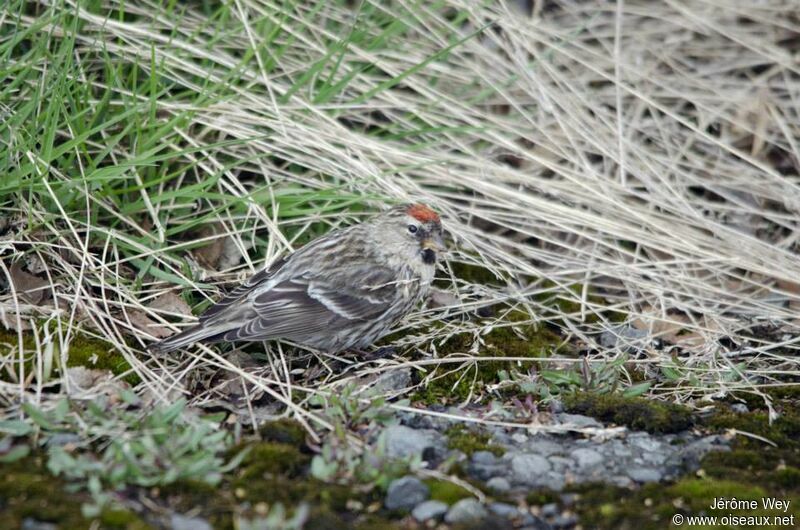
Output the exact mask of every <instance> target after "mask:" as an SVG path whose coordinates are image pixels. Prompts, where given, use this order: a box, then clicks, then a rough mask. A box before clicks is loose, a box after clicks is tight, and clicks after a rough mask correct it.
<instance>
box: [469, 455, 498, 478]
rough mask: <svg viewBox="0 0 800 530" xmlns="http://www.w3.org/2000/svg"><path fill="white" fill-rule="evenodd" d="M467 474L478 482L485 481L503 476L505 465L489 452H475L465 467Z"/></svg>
mask: <svg viewBox="0 0 800 530" xmlns="http://www.w3.org/2000/svg"><path fill="white" fill-rule="evenodd" d="M467 473H469V474H470V476H472V477H474V478H476V479H478V480H482V481H487V480H489V479H490V478H492V477H496V476H499V475H505V474H506V473H507V469H506V463H505V462H504V461H502V460H500V459H499V458H497V457H496V456H494V455H493V454H492V453H490V452H489V451H476V452H475V453H474V454H473V455H472V459H471V461H470V463H469V464H468V465H467Z"/></svg>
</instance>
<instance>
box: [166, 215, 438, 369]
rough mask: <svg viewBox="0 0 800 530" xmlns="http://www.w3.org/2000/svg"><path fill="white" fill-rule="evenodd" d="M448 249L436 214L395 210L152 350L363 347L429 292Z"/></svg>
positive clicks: (334, 236) (310, 247)
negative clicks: (278, 343) (281, 343)
mask: <svg viewBox="0 0 800 530" xmlns="http://www.w3.org/2000/svg"><path fill="white" fill-rule="evenodd" d="M444 250H445V246H444V240H443V237H442V225H441V221H440V219H439V215H437V214H436V212H434V211H433V210H432V209H431V208H429V207H428V206H425V205H423V204H407V205H403V206H398V207H394V208H392V209H390V210H387V211H386V212H384V213H381V214H378V215H376V216H375V217H373V218H371V219H369V220H367V221H365V222H363V223H360V224H356V225H353V226H350V227H347V228H343V229H338V230H334V231H331V232H330V233H328V234H326V235H324V236H322V237H319V238H317V239H315V240H313V241H311V242H310V243H308V244H307V245H305V246H303V247H302V248H300V249H299V250H297V251H296V252H294V253H292V254H290V255H288V256H286V257H284V258H282V259H280V260H278V261H277V262H275V263H273V264H272V265H271V266H270V267H267V268H266V269H264V270H262V271H260V272H258V273H256V274H255V275H253V276H251V277H250V278H248V279H247V280H246V281H245V282H244V283H243V284H242V285H240V286H238V287H236V288H235V289H233V290H232V291H231V292H230V293H229V294H228V295H227V296H225V297H224V298H223V299H222V300H220V301H219V302H217V303H216V304H215V305H213V306H212V307H210V308H209V309H208V310H206V312H205V313H203V314H202V315H200V322H199V324H197V325H196V326H193V327H191V328H189V329H187V330H185V331H182V332H180V333H178V334H176V335H173V336H172V337H169V338H167V339H165V340H162V341H161V342H158V343H156V344H154V345H152V346H151V347H150V349H151V351H154V352H158V353H166V352H170V351H173V350H177V349H179V348H182V347H184V346H188V345H190V344H192V343H194V342H197V341H202V342H205V343H212V342H219V341H230V342H234V341H263V340H272V339H282V340H287V341H290V342H294V343H296V344H299V345H301V346H304V347H308V348H311V349H315V350H319V351H324V352H328V353H335V352H339V351H342V350H349V349H356V350H359V349H363V348H365V347H367V346H369V345H370V344H372V343H373V342H375V341H376V340H378V339H379V338H381V337H383V336H384V335H386V334H387V333H389V331H390V330H391V328H392V326H393V325H394V324H395V323H397V322H398V321H399V320H400V319H402V318H403V317H404V316H405V315H407V314H408V313H409V312H410V311H411V310H412V309H413V308H414V307H415V306H416V305H417V303H418V302H419V301H420V300H421V299H422V298H423V297H424V296H426V295H427V293H428V291H429V289H430V286H431V282H432V281H433V276H434V272H435V269H436V260H437V253H439V252H442V251H444Z"/></svg>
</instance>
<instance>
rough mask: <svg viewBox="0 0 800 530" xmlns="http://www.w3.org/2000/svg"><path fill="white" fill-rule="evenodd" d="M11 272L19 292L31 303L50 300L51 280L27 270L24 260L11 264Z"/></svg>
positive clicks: (41, 303)
mask: <svg viewBox="0 0 800 530" xmlns="http://www.w3.org/2000/svg"><path fill="white" fill-rule="evenodd" d="M9 273H10V274H11V281H12V282H13V283H14V289H15V290H16V291H17V294H18V295H19V296H20V298H22V299H23V300H25V301H26V302H28V303H29V304H33V305H43V304H45V303H47V302H48V301H49V300H50V298H51V296H50V295H51V293H50V282H48V281H47V280H46V279H44V278H39V277H38V276H34V275H33V274H30V273H28V272H25V271H24V270H23V269H22V262H20V261H17V262H16V263H14V264H13V265H11V269H10V270H9Z"/></svg>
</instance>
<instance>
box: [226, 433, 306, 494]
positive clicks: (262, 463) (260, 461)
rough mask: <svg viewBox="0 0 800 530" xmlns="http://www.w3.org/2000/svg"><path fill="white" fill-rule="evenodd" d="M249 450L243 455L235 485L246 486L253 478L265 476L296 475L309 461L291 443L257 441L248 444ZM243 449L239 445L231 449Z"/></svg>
mask: <svg viewBox="0 0 800 530" xmlns="http://www.w3.org/2000/svg"><path fill="white" fill-rule="evenodd" d="M248 447H249V449H250V452H249V453H248V455H247V456H246V457H245V459H244V462H242V466H241V467H240V471H239V474H238V477H237V479H236V482H237V486H241V487H247V485H248V483H249V482H250V481H253V480H259V479H263V478H265V477H273V476H282V477H297V476H299V475H300V474H301V473H302V472H303V470H304V469H305V467H306V466H307V465H308V464H309V462H310V458H311V457H310V456H308V455H304V454H302V453H300V451H299V449H298V448H297V447H295V446H293V445H289V444H284V443H277V442H259V443H255V444H249V445H248ZM242 449H243V446H239V447H236V448H234V449H233V450H231V454H232V455H235V454H238V453H239V452H240V451H241V450H242Z"/></svg>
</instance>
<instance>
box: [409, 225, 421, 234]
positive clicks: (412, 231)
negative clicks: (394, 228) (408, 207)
mask: <svg viewBox="0 0 800 530" xmlns="http://www.w3.org/2000/svg"><path fill="white" fill-rule="evenodd" d="M417 230H419V228H417V227H416V225H408V231H409V232H411V233H412V234H416V233H417Z"/></svg>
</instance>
